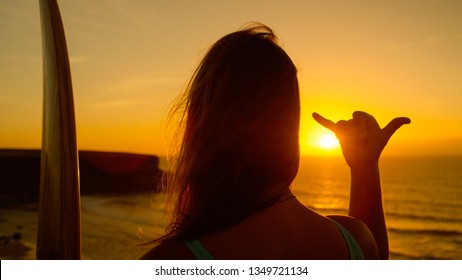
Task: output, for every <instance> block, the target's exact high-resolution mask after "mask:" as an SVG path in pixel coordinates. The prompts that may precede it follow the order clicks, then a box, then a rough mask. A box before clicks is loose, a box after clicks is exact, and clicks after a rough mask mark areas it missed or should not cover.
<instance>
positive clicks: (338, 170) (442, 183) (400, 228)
mask: <svg viewBox="0 0 462 280" xmlns="http://www.w3.org/2000/svg"><path fill="white" fill-rule="evenodd" d="M380 170H381V179H382V192H383V200H384V209H385V215H386V221H387V226H388V231H389V243H390V254H391V256H390V257H391V259H462V157H442V156H439V157H438V156H432V157H423V156H413V157H411V156H408V157H402V156H401V157H383V158H382V159H381V162H380ZM349 180H350V174H349V169H348V167H347V166H346V164H345V163H344V160H343V159H342V158H326V157H324V158H321V157H320V158H304V159H303V160H302V161H301V167H300V171H299V176H298V178H297V179H296V181H295V183H294V191H295V193H296V194H297V197H298V198H299V200H301V201H302V202H303V203H304V204H305V205H307V206H309V207H311V208H312V209H314V210H316V211H318V212H319V213H322V214H346V213H347V211H348V210H347V209H348V203H349V186H350V183H349Z"/></svg>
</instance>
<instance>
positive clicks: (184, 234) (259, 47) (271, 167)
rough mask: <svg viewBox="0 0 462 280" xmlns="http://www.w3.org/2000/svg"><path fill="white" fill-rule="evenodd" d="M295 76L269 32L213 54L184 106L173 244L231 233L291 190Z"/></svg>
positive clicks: (174, 183) (245, 36)
mask: <svg viewBox="0 0 462 280" xmlns="http://www.w3.org/2000/svg"><path fill="white" fill-rule="evenodd" d="M296 72H297V71H296V68H295V66H294V64H293V63H292V61H291V59H290V58H289V57H288V56H287V54H286V53H285V52H284V51H283V50H282V48H280V47H279V46H278V45H277V44H276V37H275V35H274V34H273V32H272V31H271V30H270V29H269V28H267V27H265V26H256V27H252V28H247V29H244V30H240V31H237V32H235V33H231V34H229V35H227V36H225V37H223V38H221V39H220V40H219V41H218V42H216V43H215V44H214V45H213V46H212V47H211V48H210V50H209V51H208V53H207V54H206V56H205V57H204V59H203V60H202V62H201V64H200V65H199V67H198V69H197V70H196V72H195V74H194V76H193V77H192V79H191V81H190V84H189V86H188V89H187V91H186V94H185V96H184V99H183V104H182V105H183V106H184V108H185V112H184V113H185V117H184V120H185V122H186V123H185V125H184V135H183V139H182V143H181V147H180V151H179V157H178V160H177V164H176V167H175V169H174V170H173V173H172V176H173V177H172V180H170V181H168V187H169V188H171V190H170V191H172V192H173V193H175V194H176V200H175V204H176V205H175V207H176V211H175V213H176V216H175V217H174V220H173V222H172V224H171V226H170V231H171V232H170V233H171V236H170V237H169V238H179V239H188V238H194V237H197V236H199V235H201V234H204V233H206V232H210V231H213V230H217V229H220V228H223V227H226V226H229V225H231V224H233V223H236V222H238V221H240V220H241V219H242V218H244V217H245V216H246V215H248V214H249V213H251V212H253V211H256V210H259V209H262V208H264V207H266V206H269V205H270V204H272V203H274V202H275V201H276V200H277V199H278V198H279V197H280V196H281V194H282V193H283V192H285V191H287V189H288V187H289V185H290V184H291V182H292V181H293V179H294V177H295V175H296V173H297V171H298V161H299V145H298V131H299V118H300V101H299V92H298V82H297V76H296Z"/></svg>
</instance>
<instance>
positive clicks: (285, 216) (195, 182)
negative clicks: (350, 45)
mask: <svg viewBox="0 0 462 280" xmlns="http://www.w3.org/2000/svg"><path fill="white" fill-rule="evenodd" d="M179 108H181V109H182V110H184V115H183V118H182V119H183V120H184V133H183V136H182V141H181V145H180V148H179V153H178V158H177V160H176V165H175V167H174V170H173V172H172V173H171V174H170V178H169V180H167V183H166V185H167V191H168V193H169V194H170V197H171V200H170V201H171V203H172V205H173V208H174V209H173V216H172V220H171V223H170V225H169V227H168V233H167V234H166V235H165V236H163V237H161V238H160V239H158V240H156V241H154V242H159V243H160V244H159V245H158V246H156V247H154V248H153V249H151V250H150V251H149V252H147V253H146V254H145V255H144V256H143V257H142V258H143V259H214V258H217V259H352V258H371V259H375V258H379V257H380V258H388V239H387V232H386V226H385V219H384V213H383V207H382V200H381V186H380V179H379V169H378V160H379V156H380V153H381V151H382V150H383V148H384V147H385V145H386V143H387V141H388V139H389V138H390V137H391V135H392V134H393V133H394V132H395V131H396V130H397V129H398V128H399V127H400V126H401V125H402V124H404V123H408V122H409V119H407V118H397V119H395V120H393V121H392V122H390V124H389V125H387V126H386V127H385V128H384V129H380V127H379V125H378V124H377V122H376V121H375V119H374V118H373V117H372V116H370V115H368V114H366V113H364V112H355V113H354V114H353V119H352V120H349V121H340V122H337V123H334V122H332V121H330V120H328V119H325V118H324V117H322V116H320V115H318V114H313V117H314V118H315V119H316V120H317V121H318V122H319V123H320V124H321V125H323V126H325V127H327V128H329V129H331V130H332V131H334V132H335V133H336V135H337V137H338V138H339V140H340V144H341V146H342V150H343V154H344V157H345V159H346V161H347V164H348V165H349V166H350V168H351V176H352V177H351V201H350V209H349V215H350V216H330V217H324V216H321V215H319V214H317V213H315V212H314V211H312V210H310V209H308V208H307V207H305V206H304V205H302V204H301V203H300V202H299V201H298V200H297V199H296V197H295V196H294V195H293V194H292V192H291V189H290V186H291V183H292V181H293V179H294V178H295V176H296V174H297V172H298V166H299V156H300V152H299V142H298V141H299V121H300V97H299V88H298V81H297V69H296V67H295V66H294V64H293V62H292V61H291V59H290V58H289V56H288V55H287V54H286V53H285V52H284V50H283V49H282V48H281V47H279V46H278V45H277V42H276V36H275V35H274V33H273V32H272V30H271V29H270V28H268V27H266V26H263V25H258V26H253V27H250V28H246V29H243V30H240V31H237V32H234V33H231V34H229V35H227V36H225V37H223V38H221V39H220V40H218V41H217V42H216V43H215V44H214V45H213V46H212V47H211V48H210V50H209V51H208V53H207V54H206V55H205V57H204V59H203V60H202V62H201V63H200V65H199V67H198V68H197V70H196V72H195V73H194V75H193V77H192V79H191V81H190V83H189V86H188V88H187V90H186V93H185V95H184V96H183V99H182V101H181V102H180V103H179V105H178V106H177V109H179ZM307 187H309V186H307Z"/></svg>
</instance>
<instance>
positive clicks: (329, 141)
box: [317, 133, 339, 150]
mask: <svg viewBox="0 0 462 280" xmlns="http://www.w3.org/2000/svg"><path fill="white" fill-rule="evenodd" d="M317 144H318V145H319V147H320V148H322V149H324V150H332V149H334V148H337V147H338V146H339V143H338V140H337V137H335V135H334V134H333V133H324V134H322V135H320V136H319V138H318V141H317Z"/></svg>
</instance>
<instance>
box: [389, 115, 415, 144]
mask: <svg viewBox="0 0 462 280" xmlns="http://www.w3.org/2000/svg"><path fill="white" fill-rule="evenodd" d="M408 123H411V119H409V118H406V117H399V118H395V119H393V120H391V121H390V122H389V123H388V124H387V126H385V127H384V128H383V129H382V131H383V132H384V133H385V135H386V137H387V139H390V138H391V136H392V135H393V134H394V133H395V132H396V131H397V130H398V128H400V127H401V126H403V125H404V124H408Z"/></svg>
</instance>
